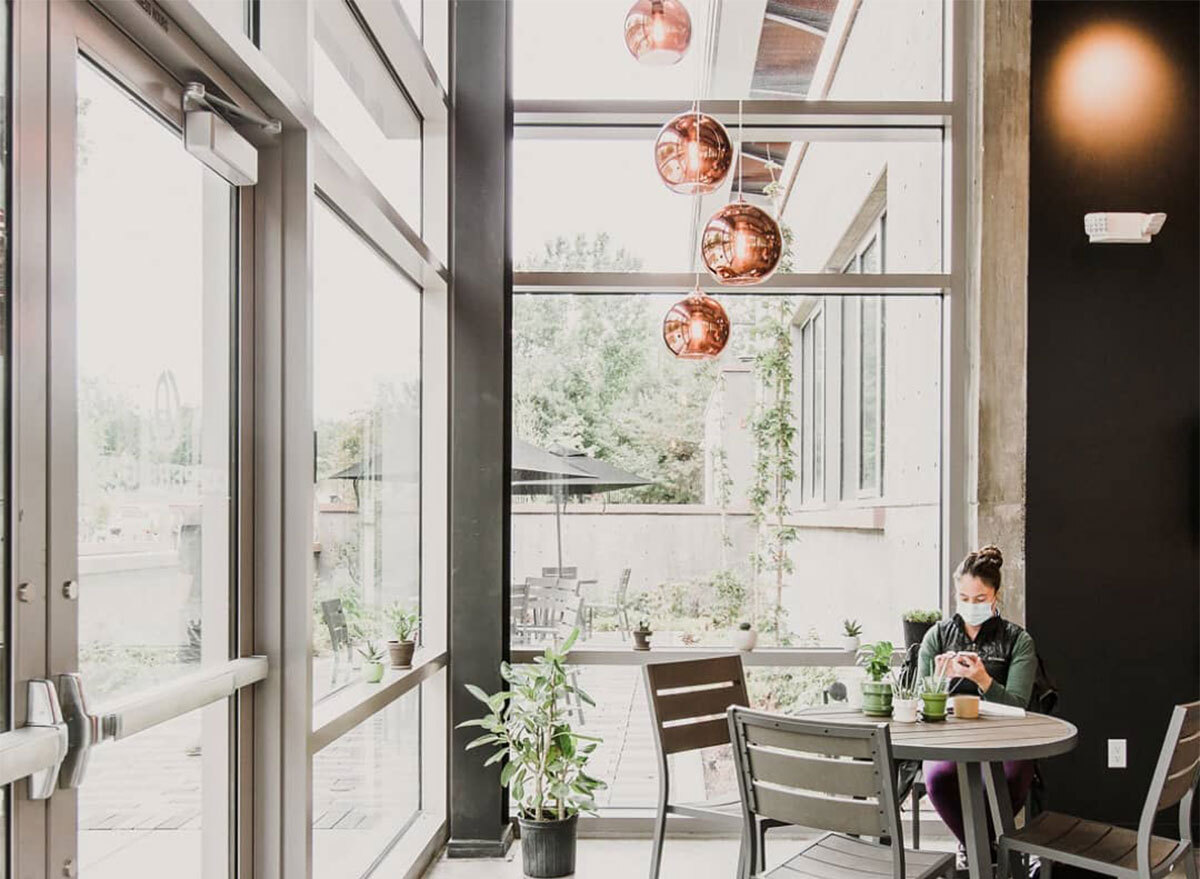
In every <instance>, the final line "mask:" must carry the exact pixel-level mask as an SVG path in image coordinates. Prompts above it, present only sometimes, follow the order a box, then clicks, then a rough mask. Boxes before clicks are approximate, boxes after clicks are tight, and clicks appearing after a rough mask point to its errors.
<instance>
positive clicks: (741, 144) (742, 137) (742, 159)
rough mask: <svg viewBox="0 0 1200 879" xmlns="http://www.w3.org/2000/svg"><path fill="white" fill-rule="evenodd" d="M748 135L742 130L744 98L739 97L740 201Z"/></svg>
mask: <svg viewBox="0 0 1200 879" xmlns="http://www.w3.org/2000/svg"><path fill="white" fill-rule="evenodd" d="M745 145H746V135H745V132H744V131H743V130H742V99H741V98H738V201H742V178H743V177H745V174H746V157H745V154H744V153H743V152H742V149H743V147H744V146H745Z"/></svg>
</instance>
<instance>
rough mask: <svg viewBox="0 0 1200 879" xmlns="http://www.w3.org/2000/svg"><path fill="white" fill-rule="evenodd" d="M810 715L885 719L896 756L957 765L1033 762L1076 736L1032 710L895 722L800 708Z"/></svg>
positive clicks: (1061, 750)
mask: <svg viewBox="0 0 1200 879" xmlns="http://www.w3.org/2000/svg"><path fill="white" fill-rule="evenodd" d="M813 715H819V716H820V717H821V719H822V720H824V719H828V720H830V721H832V722H834V723H857V724H876V723H883V722H886V723H887V724H888V726H889V727H890V728H891V736H892V753H893V754H894V755H895V756H896V758H897V759H898V760H953V761H954V762H956V763H992V762H996V761H1001V760H1036V759H1039V758H1041V757H1055V756H1057V755H1059V754H1065V753H1067V752H1068V751H1071V750H1073V749H1074V748H1075V743H1076V740H1077V739H1078V737H1079V731H1078V730H1077V729H1076V728H1075V726H1074V724H1071V723H1068V722H1067V721H1065V720H1059V719H1058V718H1057V717H1050V716H1048V715H1045V714H1033V713H1032V712H1029V713H1026V715H1025V716H1024V717H979V718H976V719H974V720H959V719H958V718H956V717H954V716H953V715H951V716H950V717H948V718H946V719H945V720H944V721H941V722H939V723H925V722H923V721H919V722H917V723H896V722H894V721H890V720H888V721H885V720H884V719H883V718H878V717H867V716H866V715H865V714H863V713H862V712H860V711H853V710H848V709H846V708H829V709H825V708H816V709H812V710H810V711H805V712H804V716H805V717H812V716H813Z"/></svg>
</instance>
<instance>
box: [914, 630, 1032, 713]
mask: <svg viewBox="0 0 1200 879" xmlns="http://www.w3.org/2000/svg"><path fill="white" fill-rule="evenodd" d="M960 650H971V651H974V652H975V653H978V654H979V658H980V660H981V661H982V662H983V666H984V668H986V669H987V672H988V674H989V675H991V676H992V685H991V686H990V687H989V688H988V691H987V692H986V693H983V694H982V696H983V698H984V700H985V701H988V702H999V703H1000V704H1002V705H1015V706H1017V707H1018V708H1028V707H1029V699H1030V697H1031V696H1032V694H1033V681H1034V678H1035V677H1036V676H1037V652H1036V651H1035V650H1034V648H1033V638H1031V637H1029V633H1028V632H1026V631H1025V630H1024V629H1022V628H1021V627H1020V626H1018V625H1017V624H1016V623H1012V622H1009V621H1008V620H1005V619H1002V618H1001V617H998V616H997V617H992V618H991V619H990V620H988V621H987V622H986V623H984V624H983V625H982V626H980V628H979V635H978V636H977V637H976V638H975V640H974V641H972V640H971V639H970V637H968V635H967V632H966V629H965V628H964V627H963V622H962V617H960V616H959V615H958V614H955V615H954V617H953V618H952V619H949V620H943V621H942V622H940V623H938V624H937V625H936V626H934V627H933V628H931V629H930V630H929V631H928V632H926V633H925V638H924V640H923V641H921V652H920V655H919V658H918V660H917V668H918V669H919V673H920V675H921V677H922V678H924V677H927V676H929V675H932V674H933V660H934V659H935V658H936V657H937V656H939V655H941V654H943V653H947V652H949V651H960ZM950 692H951V693H966V694H972V693H973V694H978V693H979V688H978V687H977V686H975V683H974V682H973V681H969V680H967V679H966V678H954V679H953V680H952V681H951V683H950Z"/></svg>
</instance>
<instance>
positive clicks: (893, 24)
mask: <svg viewBox="0 0 1200 879" xmlns="http://www.w3.org/2000/svg"><path fill="white" fill-rule="evenodd" d="M942 6H943V3H942V0H904V2H903V3H897V2H895V0H863V2H862V3H861V4H860V5H859V7H858V12H857V14H856V15H855V17H854V24H853V27H852V29H851V31H850V36H849V38H848V39H847V40H846V45H845V47H844V48H843V49H842V55H841V59H840V61H839V62H838V65H837V68H836V74H835V75H834V78H833V81H832V83H830V85H829V88H828V91H827V92H826V93H825V94H824V95H822V96H819V97H825V98H828V99H829V100H841V101H850V100H864V99H879V98H889V99H904V100H909V101H936V100H939V99H940V98H941V97H942V41H943V14H942Z"/></svg>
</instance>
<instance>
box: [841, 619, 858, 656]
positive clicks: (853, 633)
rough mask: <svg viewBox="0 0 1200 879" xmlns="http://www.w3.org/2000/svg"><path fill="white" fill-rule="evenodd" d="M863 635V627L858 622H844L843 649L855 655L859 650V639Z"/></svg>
mask: <svg viewBox="0 0 1200 879" xmlns="http://www.w3.org/2000/svg"><path fill="white" fill-rule="evenodd" d="M861 634H862V626H861V625H859V623H858V620H842V649H843V650H849V651H850V652H851V653H853V652H854V651H855V650H857V649H858V639H859V636H860V635H861Z"/></svg>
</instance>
